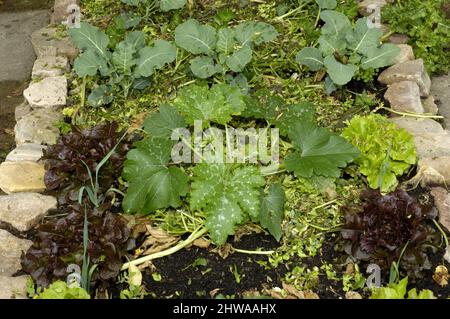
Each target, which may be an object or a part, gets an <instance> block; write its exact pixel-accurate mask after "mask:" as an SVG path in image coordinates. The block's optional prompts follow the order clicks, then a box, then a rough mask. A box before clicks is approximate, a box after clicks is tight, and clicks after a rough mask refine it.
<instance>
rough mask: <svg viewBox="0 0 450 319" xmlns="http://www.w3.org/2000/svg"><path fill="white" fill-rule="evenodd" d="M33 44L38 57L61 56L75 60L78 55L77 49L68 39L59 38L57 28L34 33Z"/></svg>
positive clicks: (46, 28)
mask: <svg viewBox="0 0 450 319" xmlns="http://www.w3.org/2000/svg"><path fill="white" fill-rule="evenodd" d="M31 43H32V44H33V48H34V52H36V55H37V56H39V57H40V56H46V55H61V56H65V57H67V58H68V59H69V60H73V59H74V58H75V57H76V56H77V55H78V50H77V48H76V47H75V46H74V45H73V43H72V41H71V40H70V39H69V38H68V37H58V36H57V35H56V28H52V27H45V28H42V29H40V30H37V31H35V32H33V34H32V35H31ZM55 50H56V52H55Z"/></svg>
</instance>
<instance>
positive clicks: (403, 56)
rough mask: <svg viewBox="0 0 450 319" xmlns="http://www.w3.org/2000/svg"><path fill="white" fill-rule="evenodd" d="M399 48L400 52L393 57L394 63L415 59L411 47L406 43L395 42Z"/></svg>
mask: <svg viewBox="0 0 450 319" xmlns="http://www.w3.org/2000/svg"><path fill="white" fill-rule="evenodd" d="M397 46H398V47H399V48H400V53H399V54H398V55H397V56H396V57H395V59H394V63H395V64H398V63H403V62H406V61H412V60H414V59H415V57H414V51H413V48H412V47H411V46H410V45H408V44H397Z"/></svg>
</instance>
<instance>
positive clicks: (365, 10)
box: [358, 0, 387, 16]
mask: <svg viewBox="0 0 450 319" xmlns="http://www.w3.org/2000/svg"><path fill="white" fill-rule="evenodd" d="M386 4H387V2H386V0H363V1H361V2H360V3H358V12H359V14H361V15H363V16H369V15H371V14H372V13H373V12H374V8H382V7H384V6H385V5H386Z"/></svg>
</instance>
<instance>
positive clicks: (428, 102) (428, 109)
mask: <svg viewBox="0 0 450 319" xmlns="http://www.w3.org/2000/svg"><path fill="white" fill-rule="evenodd" d="M422 106H423V110H424V111H425V113H427V114H431V115H436V114H438V112H439V109H438V107H437V105H436V103H435V101H434V97H433V96H432V95H430V96H429V97H427V98H424V99H422Z"/></svg>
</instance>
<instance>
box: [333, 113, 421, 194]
mask: <svg viewBox="0 0 450 319" xmlns="http://www.w3.org/2000/svg"><path fill="white" fill-rule="evenodd" d="M342 137H344V138H345V139H347V140H348V141H349V142H351V143H352V144H353V145H354V146H356V147H357V148H358V149H359V150H360V151H361V155H360V156H359V157H358V158H357V159H356V160H355V163H356V164H358V165H359V168H360V172H361V173H362V174H363V175H365V176H367V181H368V183H369V186H370V187H371V188H373V189H377V188H380V190H381V192H383V193H386V192H390V191H393V190H394V189H395V188H396V187H397V185H398V180H397V176H401V175H403V174H404V173H405V172H406V171H407V170H408V169H409V168H410V167H411V165H414V164H416V162H417V155H416V149H415V146H414V140H413V137H412V135H411V134H409V133H408V132H407V131H406V130H405V129H399V128H397V126H396V124H395V123H392V122H390V121H389V120H388V119H387V118H385V117H383V116H381V115H378V114H371V115H368V116H355V117H354V118H353V119H352V120H351V121H350V122H348V123H347V128H346V129H345V130H344V131H343V132H342Z"/></svg>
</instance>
